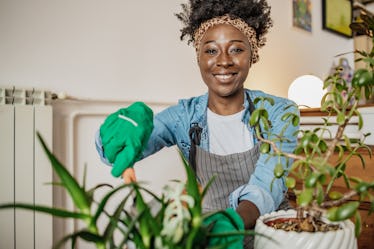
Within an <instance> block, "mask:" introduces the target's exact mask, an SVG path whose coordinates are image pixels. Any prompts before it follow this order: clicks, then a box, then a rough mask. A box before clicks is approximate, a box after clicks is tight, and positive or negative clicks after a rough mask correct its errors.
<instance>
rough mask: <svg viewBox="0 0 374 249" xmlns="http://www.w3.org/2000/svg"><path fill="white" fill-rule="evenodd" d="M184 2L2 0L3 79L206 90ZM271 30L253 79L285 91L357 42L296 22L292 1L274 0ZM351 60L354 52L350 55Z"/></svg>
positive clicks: (317, 12)
mask: <svg viewBox="0 0 374 249" xmlns="http://www.w3.org/2000/svg"><path fill="white" fill-rule="evenodd" d="M181 2H184V1H182V0H177V1H175V0H167V1H151V0H136V1H135V0H133V1H131V0H108V1H101V0H64V1H61V0H17V1H14V0H0V34H1V39H0V84H1V85H16V86H23V87H26V86H27V87H38V88H46V89H50V90H53V91H55V92H61V91H64V92H67V93H68V94H69V95H73V96H79V97H88V98H104V99H117V100H119V99H121V100H135V99H142V100H145V101H160V102H175V101H176V100H177V99H179V98H183V97H189V96H193V95H197V94H200V93H202V92H204V91H205V89H206V88H205V85H204V84H203V83H202V81H201V80H200V74H199V72H198V69H197V66H196V63H195V54H194V49H193V48H192V47H191V46H187V44H186V43H185V42H181V41H179V34H180V33H179V29H180V23H179V21H178V20H177V19H176V17H175V16H174V13H175V12H179V11H180V3H181ZM269 3H270V5H271V6H272V16H273V19H274V23H275V25H274V27H273V28H272V29H271V31H270V34H269V35H268V44H267V46H266V47H265V48H263V49H262V50H261V51H260V56H261V59H260V62H259V63H258V64H256V65H254V67H253V69H252V71H251V72H250V77H249V79H248V86H249V87H251V88H256V89H262V90H265V91H268V92H271V93H275V94H277V95H281V96H286V94H287V88H288V85H289V84H290V83H291V82H292V80H293V79H294V78H295V77H296V76H299V75H302V74H306V73H313V74H315V75H317V76H320V77H325V75H326V73H327V72H328V69H329V67H330V66H331V63H332V61H333V56H335V55H336V54H338V53H342V52H348V51H352V49H353V41H352V39H347V38H344V37H339V36H336V35H334V34H331V33H329V32H326V31H324V30H322V29H321V27H322V24H321V1H317V0H312V3H313V13H312V14H313V17H312V18H313V32H312V33H307V32H304V31H302V30H300V29H297V28H293V27H292V19H291V18H292V0H282V1H280V0H269ZM350 60H352V59H350Z"/></svg>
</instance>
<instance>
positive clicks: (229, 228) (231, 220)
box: [203, 208, 244, 249]
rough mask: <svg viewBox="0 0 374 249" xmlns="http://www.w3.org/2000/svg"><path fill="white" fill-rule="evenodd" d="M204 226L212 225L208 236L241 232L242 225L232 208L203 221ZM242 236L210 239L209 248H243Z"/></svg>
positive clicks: (240, 219)
mask: <svg viewBox="0 0 374 249" xmlns="http://www.w3.org/2000/svg"><path fill="white" fill-rule="evenodd" d="M203 223H204V224H205V225H210V224H214V226H213V228H212V230H211V231H210V234H212V235H214V234H224V233H231V232H243V231H244V223H243V220H242V218H241V217H240V216H239V214H238V213H237V212H236V211H235V210H234V209H232V208H227V209H226V210H225V211H223V212H220V213H216V214H214V215H212V216H210V217H208V218H207V219H205V220H204V221H203ZM243 239H244V235H231V236H226V237H211V238H210V240H209V246H219V245H225V244H226V247H225V248H226V249H237V248H243Z"/></svg>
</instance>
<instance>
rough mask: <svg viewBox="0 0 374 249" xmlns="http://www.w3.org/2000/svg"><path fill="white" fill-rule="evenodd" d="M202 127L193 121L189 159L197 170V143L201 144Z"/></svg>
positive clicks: (190, 133)
mask: <svg viewBox="0 0 374 249" xmlns="http://www.w3.org/2000/svg"><path fill="white" fill-rule="evenodd" d="M202 130H203V129H202V128H201V127H200V126H199V124H198V123H192V126H191V128H190V131H189V136H190V141H191V147H190V155H189V161H190V165H191V166H192V169H193V170H194V171H195V172H196V145H200V139H201V132H202Z"/></svg>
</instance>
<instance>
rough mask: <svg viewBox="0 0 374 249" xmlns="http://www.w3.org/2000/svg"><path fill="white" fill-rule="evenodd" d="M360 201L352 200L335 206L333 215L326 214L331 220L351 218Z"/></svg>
mask: <svg viewBox="0 0 374 249" xmlns="http://www.w3.org/2000/svg"><path fill="white" fill-rule="evenodd" d="M359 206H360V203H359V202H358V201H352V202H348V203H345V204H343V205H341V206H340V207H337V209H336V211H335V214H334V215H333V216H328V219H329V220H331V221H343V220H346V219H349V218H351V217H352V216H353V215H354V214H355V212H356V211H357V209H358V207H359Z"/></svg>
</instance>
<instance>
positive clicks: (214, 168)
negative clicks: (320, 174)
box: [189, 95, 289, 249]
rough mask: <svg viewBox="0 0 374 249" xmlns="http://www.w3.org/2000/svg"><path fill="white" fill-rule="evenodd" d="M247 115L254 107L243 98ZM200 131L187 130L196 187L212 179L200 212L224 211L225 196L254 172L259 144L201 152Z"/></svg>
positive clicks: (249, 240) (248, 242)
mask: <svg viewBox="0 0 374 249" xmlns="http://www.w3.org/2000/svg"><path fill="white" fill-rule="evenodd" d="M247 99H248V101H249V108H250V112H251V113H253V111H254V104H253V102H252V101H251V99H250V98H249V96H248V95H247ZM201 130H202V129H201V128H200V127H199V126H198V125H197V124H193V126H192V127H191V129H190V132H189V134H190V138H191V149H190V158H189V161H190V164H191V166H192V168H193V169H194V170H195V172H196V177H197V179H198V182H199V184H200V185H201V186H202V187H205V186H206V185H207V183H208V182H209V180H210V179H211V178H212V177H214V181H213V182H212V184H211V185H210V187H209V189H208V191H207V193H206V195H205V196H204V199H203V212H210V211H217V210H224V209H226V208H228V207H229V206H230V205H229V195H230V193H232V192H233V191H234V190H235V189H237V188H238V187H240V186H242V185H245V184H247V183H248V181H249V178H250V176H251V175H252V173H253V172H254V170H255V167H256V162H257V160H258V158H259V156H260V150H259V148H260V143H257V144H256V145H255V146H254V147H253V148H252V149H250V150H248V151H245V152H241V153H235V154H230V155H225V156H221V155H216V154H213V153H210V152H208V151H205V150H203V149H201V148H200V147H199V146H198V145H200V134H201ZM288 208H289V204H288V200H287V199H286V198H285V199H284V201H283V202H282V204H281V205H280V207H279V209H288ZM244 248H245V249H251V248H253V236H246V237H245V239H244Z"/></svg>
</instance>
